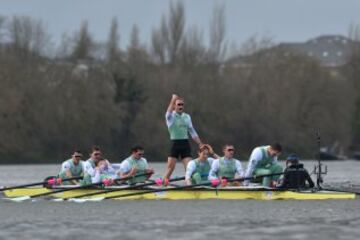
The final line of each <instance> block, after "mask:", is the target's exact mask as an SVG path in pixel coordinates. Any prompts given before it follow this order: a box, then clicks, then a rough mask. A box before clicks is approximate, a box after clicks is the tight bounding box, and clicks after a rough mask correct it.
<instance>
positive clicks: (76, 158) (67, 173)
mask: <svg viewBox="0 0 360 240" xmlns="http://www.w3.org/2000/svg"><path fill="white" fill-rule="evenodd" d="M82 157H83V155H82V153H81V152H80V151H79V150H75V151H74V153H73V154H72V156H71V158H70V159H68V160H66V161H65V162H63V163H62V165H61V171H60V173H59V177H60V178H62V179H66V178H73V177H81V176H83V164H84V161H82V160H81V159H82ZM78 183H79V181H78V180H71V181H67V182H63V183H62V184H64V185H66V184H78Z"/></svg>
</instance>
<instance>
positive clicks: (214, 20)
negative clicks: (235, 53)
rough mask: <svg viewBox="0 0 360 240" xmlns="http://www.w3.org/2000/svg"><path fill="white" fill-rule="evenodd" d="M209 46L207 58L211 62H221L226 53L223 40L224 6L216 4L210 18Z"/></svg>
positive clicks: (224, 27)
mask: <svg viewBox="0 0 360 240" xmlns="http://www.w3.org/2000/svg"><path fill="white" fill-rule="evenodd" d="M209 32H210V47H209V59H210V61H211V62H213V63H219V62H222V61H223V60H224V58H225V55H226V48H227V44H226V42H225V34H226V18H225V6H224V5H216V6H215V7H214V10H213V15H212V17H211V20H210V29H209Z"/></svg>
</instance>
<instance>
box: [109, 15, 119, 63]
mask: <svg viewBox="0 0 360 240" xmlns="http://www.w3.org/2000/svg"><path fill="white" fill-rule="evenodd" d="M118 31H119V29H118V22H117V19H116V18H115V17H114V18H113V19H112V21H111V27H110V32H109V38H108V41H107V45H106V49H107V51H106V52H107V54H106V55H107V60H108V61H109V62H117V61H118V60H119V59H120V49H119V41H120V35H119V32H118Z"/></svg>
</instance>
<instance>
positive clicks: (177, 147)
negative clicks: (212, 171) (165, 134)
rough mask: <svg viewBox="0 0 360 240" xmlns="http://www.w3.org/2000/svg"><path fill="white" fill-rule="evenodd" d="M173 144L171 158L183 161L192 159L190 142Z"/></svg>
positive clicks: (174, 142) (183, 140)
mask: <svg viewBox="0 0 360 240" xmlns="http://www.w3.org/2000/svg"><path fill="white" fill-rule="evenodd" d="M171 142H172V143H171V150H170V157H173V158H181V159H183V158H187V157H191V147H190V143H189V140H187V139H182V140H172V141H171Z"/></svg>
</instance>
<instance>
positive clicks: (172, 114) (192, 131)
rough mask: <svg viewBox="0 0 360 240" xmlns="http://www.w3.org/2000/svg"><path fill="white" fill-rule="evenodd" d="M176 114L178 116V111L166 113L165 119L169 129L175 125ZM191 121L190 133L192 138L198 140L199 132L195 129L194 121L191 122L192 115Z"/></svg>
mask: <svg viewBox="0 0 360 240" xmlns="http://www.w3.org/2000/svg"><path fill="white" fill-rule="evenodd" d="M176 114H178V113H177V112H176V111H172V112H166V114H165V119H166V125H167V126H168V128H170V127H171V125H173V124H174V122H175V115H176ZM189 119H190V121H189V126H188V127H189V128H188V131H189V133H190V135H191V137H192V138H193V139H194V138H197V137H199V136H198V134H197V132H196V131H195V128H194V126H193V124H192V120H191V117H190V115H189Z"/></svg>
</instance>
